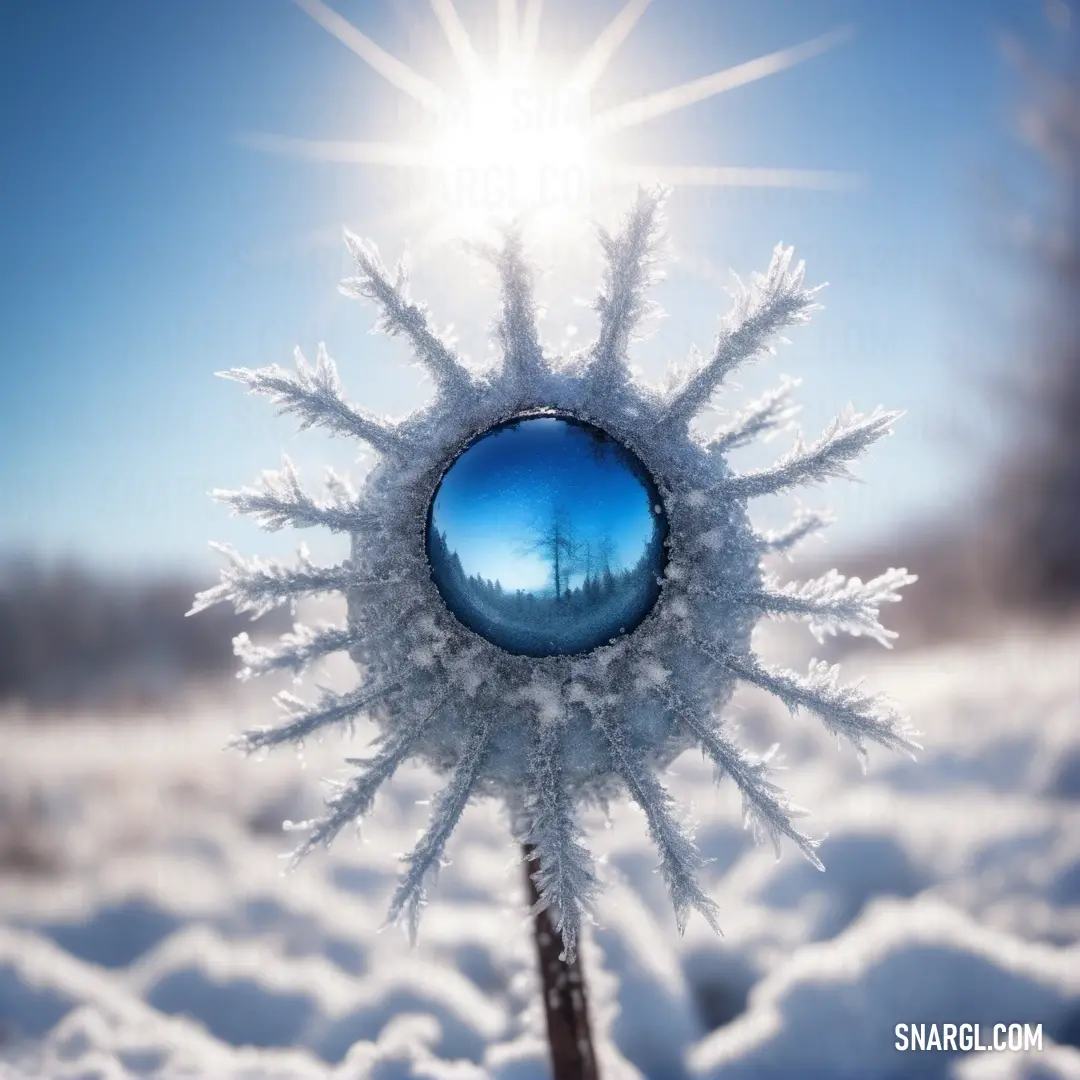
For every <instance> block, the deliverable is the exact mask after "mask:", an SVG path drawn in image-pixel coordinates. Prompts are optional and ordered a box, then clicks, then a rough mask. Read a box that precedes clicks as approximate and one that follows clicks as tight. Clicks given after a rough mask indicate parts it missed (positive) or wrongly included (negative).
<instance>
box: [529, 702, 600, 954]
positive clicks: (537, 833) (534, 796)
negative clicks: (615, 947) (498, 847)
mask: <svg viewBox="0 0 1080 1080" xmlns="http://www.w3.org/2000/svg"><path fill="white" fill-rule="evenodd" d="M563 753H564V749H563V742H562V733H561V730H560V728H559V726H558V725H556V724H550V723H549V724H544V725H542V726H540V729H539V732H538V733H537V735H536V736H535V739H534V742H533V747H532V753H531V760H530V762H529V775H530V797H529V804H530V805H529V829H528V834H527V837H526V839H527V841H528V843H529V844H531V845H532V846H533V849H534V850H533V857H534V859H535V860H536V862H537V868H536V870H534V871H533V873H532V876H533V881H535V882H536V889H537V893H538V894H539V896H540V900H539V902H538V904H537V907H536V910H537V911H542V910H544V909H545V908H548V907H554V908H555V910H556V913H557V915H556V920H555V929H556V931H557V932H558V933H559V934H561V935H562V940H563V947H564V949H565V950H566V959H567V962H572V961H573V959H574V956H575V954H576V952H577V942H578V938H579V936H580V932H581V917H582V914H583V913H584V912H589V911H591V909H592V903H593V899H594V897H595V894H596V891H597V889H598V887H599V884H598V882H597V879H596V873H595V869H594V865H593V859H592V856H591V854H590V853H589V850H588V848H586V847H585V845H584V843H583V842H582V831H581V826H580V824H579V823H578V819H577V815H576V813H575V808H574V800H573V799H572V797H571V795H570V792H569V790H568V789H567V786H566V784H567V782H566V778H565V775H564V771H563ZM534 914H535V912H534Z"/></svg>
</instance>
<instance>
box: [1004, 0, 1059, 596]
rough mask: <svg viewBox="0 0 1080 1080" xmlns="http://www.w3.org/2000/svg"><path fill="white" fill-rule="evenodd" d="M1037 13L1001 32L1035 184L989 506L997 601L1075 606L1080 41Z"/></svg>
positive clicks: (1052, 3)
mask: <svg viewBox="0 0 1080 1080" xmlns="http://www.w3.org/2000/svg"><path fill="white" fill-rule="evenodd" d="M1044 13H1045V16H1046V20H1045V33H1044V34H1043V35H1041V36H1038V37H1036V38H1035V39H1033V40H1024V39H1022V38H1020V37H1019V36H1016V35H1012V36H1008V37H1006V38H1005V39H1004V50H1005V54H1006V57H1007V59H1008V60H1009V61H1010V62H1011V65H1012V67H1013V69H1014V70H1015V71H1016V72H1017V73H1018V75H1019V78H1020V100H1019V102H1018V106H1017V108H1016V110H1015V117H1014V120H1015V124H1014V126H1015V129H1016V132H1017V134H1018V136H1019V138H1020V139H1021V140H1022V143H1023V145H1025V146H1026V147H1027V148H1028V149H1029V151H1030V152H1032V153H1033V154H1034V158H1035V164H1036V165H1037V172H1038V175H1039V178H1040V179H1041V181H1042V182H1041V183H1039V184H1037V185H1036V186H1035V187H1034V189H1033V190H1032V192H1031V193H1030V195H1029V196H1028V198H1027V199H1026V200H1025V202H1026V205H1022V206H1021V208H1020V219H1019V220H1020V221H1021V222H1022V224H1023V228H1022V230H1021V231H1020V233H1019V235H1020V238H1021V240H1022V242H1023V245H1024V250H1023V251H1022V252H1021V257H1022V258H1024V259H1025V260H1026V261H1027V263H1028V264H1029V265H1030V269H1031V272H1032V274H1033V275H1034V277H1033V284H1034V285H1035V289H1034V293H1035V298H1036V299H1035V305H1034V308H1033V310H1032V311H1031V313H1030V315H1029V316H1028V318H1029V319H1030V322H1031V325H1030V327H1025V329H1029V330H1030V333H1028V334H1027V335H1026V338H1027V340H1028V341H1029V342H1030V347H1031V350H1032V355H1031V356H1019V357H1017V361H1018V363H1017V372H1018V375H1017V380H1016V391H1017V393H1016V398H1015V400H1016V404H1017V407H1018V409H1019V410H1020V415H1018V416H1016V417H1015V418H1014V419H1015V421H1016V426H1017V430H1018V431H1020V432H1022V442H1021V445H1020V448H1019V449H1018V450H1017V451H1016V452H1014V453H1013V454H1012V455H1011V456H1010V458H1009V459H1008V460H1007V461H1005V462H1003V463H1002V466H1001V469H1000V470H999V480H998V482H997V484H996V485H995V487H994V490H993V498H992V506H991V510H992V512H994V514H995V516H996V517H998V518H1000V520H1001V522H1002V523H1003V524H1004V530H1003V533H1002V539H1003V542H1002V544H1001V545H1000V549H999V551H998V552H997V555H998V565H997V567H996V568H995V569H996V571H997V577H998V579H999V580H1000V581H1001V583H1002V585H1003V587H1004V594H1005V599H1006V600H1008V601H1010V602H1013V603H1019V604H1021V605H1024V606H1028V605H1032V606H1035V607H1037V608H1042V609H1050V610H1059V611H1060V610H1069V609H1073V608H1075V607H1076V606H1077V605H1078V604H1080V48H1078V42H1077V34H1078V27H1077V26H1076V22H1075V12H1074V11H1073V10H1072V9H1071V8H1070V7H1069V6H1068V5H1067V4H1066V3H1064V2H1063V0H1048V2H1047V3H1045V4H1044ZM1021 380H1022V381H1021Z"/></svg>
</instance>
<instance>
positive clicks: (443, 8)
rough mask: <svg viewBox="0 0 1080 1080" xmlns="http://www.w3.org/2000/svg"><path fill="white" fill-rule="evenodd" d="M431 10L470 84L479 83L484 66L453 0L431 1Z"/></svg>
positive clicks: (482, 75)
mask: <svg viewBox="0 0 1080 1080" xmlns="http://www.w3.org/2000/svg"><path fill="white" fill-rule="evenodd" d="M431 10H432V11H433V12H434V14H435V18H436V19H438V21H439V26H440V27H441V28H442V32H443V37H445V38H446V43H447V45H449V46H450V51H451V52H452V53H453V54H454V59H455V60H456V61H457V62H458V67H460V68H461V71H462V74H464V76H465V78H466V79H467V80H468V81H469V82H470V83H476V82H479V81H480V80H481V79H482V78H483V77H484V65H483V64H482V63H481V62H480V57H479V56H478V55H477V53H476V50H475V49H474V48H473V43H472V39H471V38H470V37H469V32H468V31H467V30H466V29H465V27H464V25H463V24H462V22H461V17H460V16H459V15H458V13H457V8H455V7H454V2H453V0H431Z"/></svg>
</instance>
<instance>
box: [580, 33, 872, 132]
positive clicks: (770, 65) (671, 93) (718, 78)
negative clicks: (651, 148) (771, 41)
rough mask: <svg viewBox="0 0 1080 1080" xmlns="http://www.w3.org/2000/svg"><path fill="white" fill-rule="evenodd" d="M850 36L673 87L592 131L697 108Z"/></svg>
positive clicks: (823, 38) (825, 37) (616, 110)
mask: <svg viewBox="0 0 1080 1080" xmlns="http://www.w3.org/2000/svg"><path fill="white" fill-rule="evenodd" d="M851 35H852V30H851V28H850V27H840V28H838V29H836V30H830V31H829V33H827V34H822V35H820V36H819V37H816V38H811V39H810V40H809V41H804V42H802V43H801V44H799V45H793V46H791V47H790V48H787V49H779V50H777V51H776V52H772V53H768V54H767V55H766V56H759V57H758V58H757V59H756V60H748V61H746V63H744V64H736V65H735V66H734V67H729V68H724V70H723V71H716V72H713V74H711V75H705V76H703V77H702V78H700V79H694V80H693V81H691V82H688V83H683V84H682V85H680V86H673V87H671V88H670V89H668V90H660V91H658V92H657V93H655V94H647V95H646V96H645V97H641V98H637V99H635V100H634V101H628V102H626V103H625V104H623V105H616V106H614V107H613V108H611V109H608V110H607V112H604V113H601V114H600V115H599V116H597V117H594V118H593V129H594V131H595V132H596V133H597V134H599V133H603V134H609V133H611V132H614V131H621V130H622V129H623V128H628V127H636V126H637V125H638V124H644V123H645V122H646V121H648V120H654V119H656V117H658V116H664V115H666V114H667V113H670V112H675V111H676V110H678V109H685V108H686V107H687V106H688V105H695V104H696V103H697V102H699V101H705V100H706V99H707V98H711V97H715V96H716V95H717V94H723V93H725V92H726V91H728V90H734V89H735V88H736V87H738V86H745V85H746V84H747V83H751V82H757V80H758V79H764V78H767V77H768V76H769V75H776V74H777V73H779V72H781V71H784V70H786V69H787V68H790V67H794V66H795V65H796V64H801V63H803V62H804V61H806V60H810V59H812V58H813V57H815V56H820V55H821V54H822V53H824V52H828V51H829V50H830V49H834V48H836V46H837V45H840V44H842V43H843V42H845V41H847V40H848V39H849V38H850V37H851Z"/></svg>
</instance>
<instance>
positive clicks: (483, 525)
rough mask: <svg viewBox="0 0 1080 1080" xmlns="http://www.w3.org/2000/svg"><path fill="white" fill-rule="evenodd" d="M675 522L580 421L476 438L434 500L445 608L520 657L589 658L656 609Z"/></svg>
mask: <svg viewBox="0 0 1080 1080" xmlns="http://www.w3.org/2000/svg"><path fill="white" fill-rule="evenodd" d="M667 531H668V525H667V517H666V515H665V513H664V508H663V505H662V503H661V501H660V495H659V493H658V491H657V489H656V484H655V483H654V482H653V479H652V477H651V476H650V475H649V473H648V472H647V470H646V469H645V466H644V465H643V464H642V463H641V461H640V460H639V459H638V458H637V456H636V455H634V454H633V453H631V451H630V450H629V449H627V448H626V447H625V446H623V445H622V443H620V442H618V441H617V440H615V439H613V438H612V437H611V436H610V435H608V434H607V433H606V432H604V431H602V430H601V429H600V428H598V427H595V426H594V425H592V424H588V423H585V422H584V421H581V420H578V419H576V418H574V417H571V416H565V415H560V414H544V415H531V416H523V417H519V418H517V419H514V420H510V421H507V422H506V423H503V424H500V425H498V426H497V427H494V428H491V429H490V430H489V431H486V432H484V433H483V434H482V435H479V436H477V438H475V439H474V440H473V441H472V442H471V443H470V444H469V445H468V446H467V447H466V448H465V449H464V450H463V451H462V452H461V453H460V454H459V455H458V456H457V458H456V459H455V460H454V462H453V464H451V466H450V467H449V469H447V470H446V473H445V474H444V475H443V477H442V480H441V481H440V482H439V486H438V487H437V488H436V490H435V494H434V496H433V497H432V500H431V506H430V508H429V511H428V522H427V536H426V541H427V555H428V561H429V563H430V565H431V576H432V579H433V581H434V582H435V585H436V587H437V588H438V590H439V593H440V594H441V596H442V598H443V600H444V602H445V603H446V606H447V607H448V608H449V609H450V611H451V613H452V614H453V615H454V616H455V617H456V618H457V619H458V620H459V621H460V622H462V623H464V625H465V626H467V627H469V629H470V630H473V631H474V632H475V633H477V634H479V635H480V636H481V637H484V638H486V639H487V640H488V641H490V642H491V643H492V644H494V645H498V646H499V647H500V648H502V649H505V650H506V651H507V652H510V653H515V654H517V655H519V656H567V655H573V654H576V653H584V652H589V651H590V650H592V649H595V648H597V647H598V646H600V645H604V644H607V643H609V642H610V641H612V640H613V639H616V638H618V637H619V636H620V635H622V634H628V633H630V632H631V631H632V630H634V629H635V628H636V627H637V626H638V625H639V624H640V623H641V621H642V620H643V619H644V618H645V616H646V615H647V614H648V613H649V611H650V610H651V609H652V607H653V605H654V604H655V603H656V600H657V597H658V596H659V595H660V579H661V575H662V574H663V571H664V562H665V552H664V541H665V538H666V537H667Z"/></svg>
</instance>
